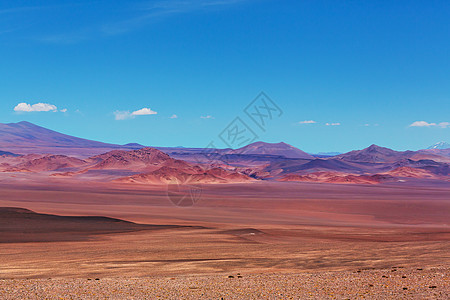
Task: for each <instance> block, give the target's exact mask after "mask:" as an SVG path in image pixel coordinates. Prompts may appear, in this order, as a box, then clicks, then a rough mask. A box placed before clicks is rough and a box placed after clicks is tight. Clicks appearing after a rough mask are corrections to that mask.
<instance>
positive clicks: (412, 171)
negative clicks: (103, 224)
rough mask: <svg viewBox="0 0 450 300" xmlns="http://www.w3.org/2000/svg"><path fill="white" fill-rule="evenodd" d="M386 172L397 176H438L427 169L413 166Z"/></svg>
mask: <svg viewBox="0 0 450 300" xmlns="http://www.w3.org/2000/svg"><path fill="white" fill-rule="evenodd" d="M385 174H388V175H391V176H395V177H409V178H436V177H437V176H436V175H434V174H433V173H431V172H430V171H427V170H422V169H418V168H411V167H399V168H396V169H394V170H392V171H389V172H386V173H385Z"/></svg>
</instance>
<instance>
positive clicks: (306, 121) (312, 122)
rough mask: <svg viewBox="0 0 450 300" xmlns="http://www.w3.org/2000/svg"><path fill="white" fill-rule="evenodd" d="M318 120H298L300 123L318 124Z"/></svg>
mask: <svg viewBox="0 0 450 300" xmlns="http://www.w3.org/2000/svg"><path fill="white" fill-rule="evenodd" d="M316 123H317V122H316V121H313V120H305V121H300V122H298V124H316Z"/></svg>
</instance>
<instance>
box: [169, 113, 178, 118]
mask: <svg viewBox="0 0 450 300" xmlns="http://www.w3.org/2000/svg"><path fill="white" fill-rule="evenodd" d="M170 118H171V119H178V116H177V115H175V114H173V115H172V116H171V117H170Z"/></svg>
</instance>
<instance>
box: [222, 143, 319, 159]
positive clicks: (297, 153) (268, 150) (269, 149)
mask: <svg viewBox="0 0 450 300" xmlns="http://www.w3.org/2000/svg"><path fill="white" fill-rule="evenodd" d="M229 154H259V155H273V156H284V157H286V158H301V159H314V157H313V156H312V155H310V154H308V153H306V152H304V151H302V150H300V149H298V148H295V147H294V146H291V145H289V144H286V143H283V142H281V143H265V142H255V143H252V144H249V145H247V146H244V147H242V148H239V149H236V150H231V151H230V152H229Z"/></svg>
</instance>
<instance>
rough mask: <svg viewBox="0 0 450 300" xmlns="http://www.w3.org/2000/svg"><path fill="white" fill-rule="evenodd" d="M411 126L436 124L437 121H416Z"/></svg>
mask: <svg viewBox="0 0 450 300" xmlns="http://www.w3.org/2000/svg"><path fill="white" fill-rule="evenodd" d="M409 126H410V127H430V126H436V123H428V122H425V121H415V122H414V123H412V124H411V125H409Z"/></svg>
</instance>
